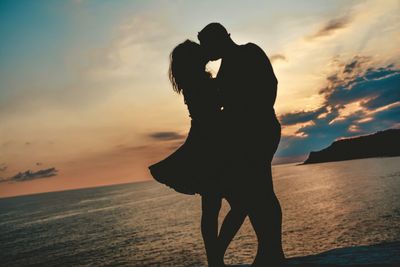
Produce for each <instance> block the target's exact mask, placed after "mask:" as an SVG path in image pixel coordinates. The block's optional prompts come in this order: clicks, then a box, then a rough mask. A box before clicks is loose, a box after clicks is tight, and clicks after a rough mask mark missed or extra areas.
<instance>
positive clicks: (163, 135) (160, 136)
mask: <svg viewBox="0 0 400 267" xmlns="http://www.w3.org/2000/svg"><path fill="white" fill-rule="evenodd" d="M148 136H149V137H150V138H152V139H156V140H162V141H169V140H181V139H183V138H185V136H183V135H181V134H180V133H177V132H155V133H151V134H149V135H148Z"/></svg>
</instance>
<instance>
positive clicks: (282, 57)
mask: <svg viewBox="0 0 400 267" xmlns="http://www.w3.org/2000/svg"><path fill="white" fill-rule="evenodd" d="M269 60H270V61H271V62H275V61H278V60H283V61H287V58H286V56H285V55H283V54H274V55H272V56H270V57H269Z"/></svg>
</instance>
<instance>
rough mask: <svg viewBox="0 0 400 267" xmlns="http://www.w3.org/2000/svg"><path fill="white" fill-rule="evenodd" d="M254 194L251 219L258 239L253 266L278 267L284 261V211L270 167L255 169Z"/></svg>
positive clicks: (251, 200)
mask: <svg viewBox="0 0 400 267" xmlns="http://www.w3.org/2000/svg"><path fill="white" fill-rule="evenodd" d="M254 170H257V171H256V172H255V173H253V174H254V175H255V178H256V179H255V180H256V181H257V182H256V183H255V184H254V187H253V189H254V192H252V194H249V199H248V200H249V203H248V207H249V218H250V221H251V224H252V225H253V228H254V231H255V233H256V235H257V239H258V250H257V256H256V258H255V261H254V263H253V266H268V265H267V264H275V265H273V266H278V264H279V263H280V262H282V261H283V259H284V254H283V249H282V241H281V232H282V210H281V207H280V204H279V201H278V199H277V197H276V195H275V193H274V191H273V186H272V174H271V168H270V167H269V166H265V165H264V166H258V167H254Z"/></svg>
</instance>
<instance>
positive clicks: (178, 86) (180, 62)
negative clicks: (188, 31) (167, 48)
mask: <svg viewBox="0 0 400 267" xmlns="http://www.w3.org/2000/svg"><path fill="white" fill-rule="evenodd" d="M206 63H207V59H206V57H205V55H204V52H203V50H202V48H201V47H200V45H199V44H197V43H195V42H193V41H190V40H186V41H184V42H183V43H181V44H179V45H177V46H176V47H175V48H174V50H172V53H171V55H170V65H169V73H168V74H169V79H170V81H171V83H172V87H173V89H174V91H175V92H177V93H181V92H182V90H185V89H186V88H188V87H190V86H192V85H193V84H194V83H196V81H198V80H199V79H202V78H204V73H205V65H206Z"/></svg>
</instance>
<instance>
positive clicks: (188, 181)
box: [149, 77, 221, 195]
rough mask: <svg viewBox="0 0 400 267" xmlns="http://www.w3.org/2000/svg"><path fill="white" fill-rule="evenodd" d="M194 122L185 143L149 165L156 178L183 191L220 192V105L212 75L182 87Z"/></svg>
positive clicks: (194, 192)
mask: <svg viewBox="0 0 400 267" xmlns="http://www.w3.org/2000/svg"><path fill="white" fill-rule="evenodd" d="M183 95H184V100H185V104H186V105H187V107H188V110H189V114H190V117H191V126H190V131H189V134H188V137H187V139H186V141H185V142H184V144H183V145H182V146H180V147H179V148H178V149H177V150H176V151H175V152H173V153H172V154H171V155H169V156H168V157H167V158H165V159H164V160H162V161H160V162H158V163H155V164H153V165H151V166H150V167H149V169H150V172H151V174H152V176H153V177H154V179H155V180H157V181H158V182H160V183H162V184H165V185H167V186H169V187H171V188H173V189H175V190H176V191H177V192H180V193H184V194H191V195H193V194H196V193H199V194H207V193H218V192H219V191H220V188H219V180H218V178H219V176H220V175H218V170H219V168H218V162H219V161H218V158H219V154H220V152H219V142H218V140H219V134H220V132H221V131H220V130H219V127H220V121H219V120H220V116H221V115H220V114H221V109H220V106H219V101H218V94H217V89H216V88H215V86H214V82H213V80H212V79H211V78H209V77H205V78H204V81H203V82H201V83H198V84H196V85H195V86H192V87H191V88H188V89H186V90H183Z"/></svg>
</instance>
